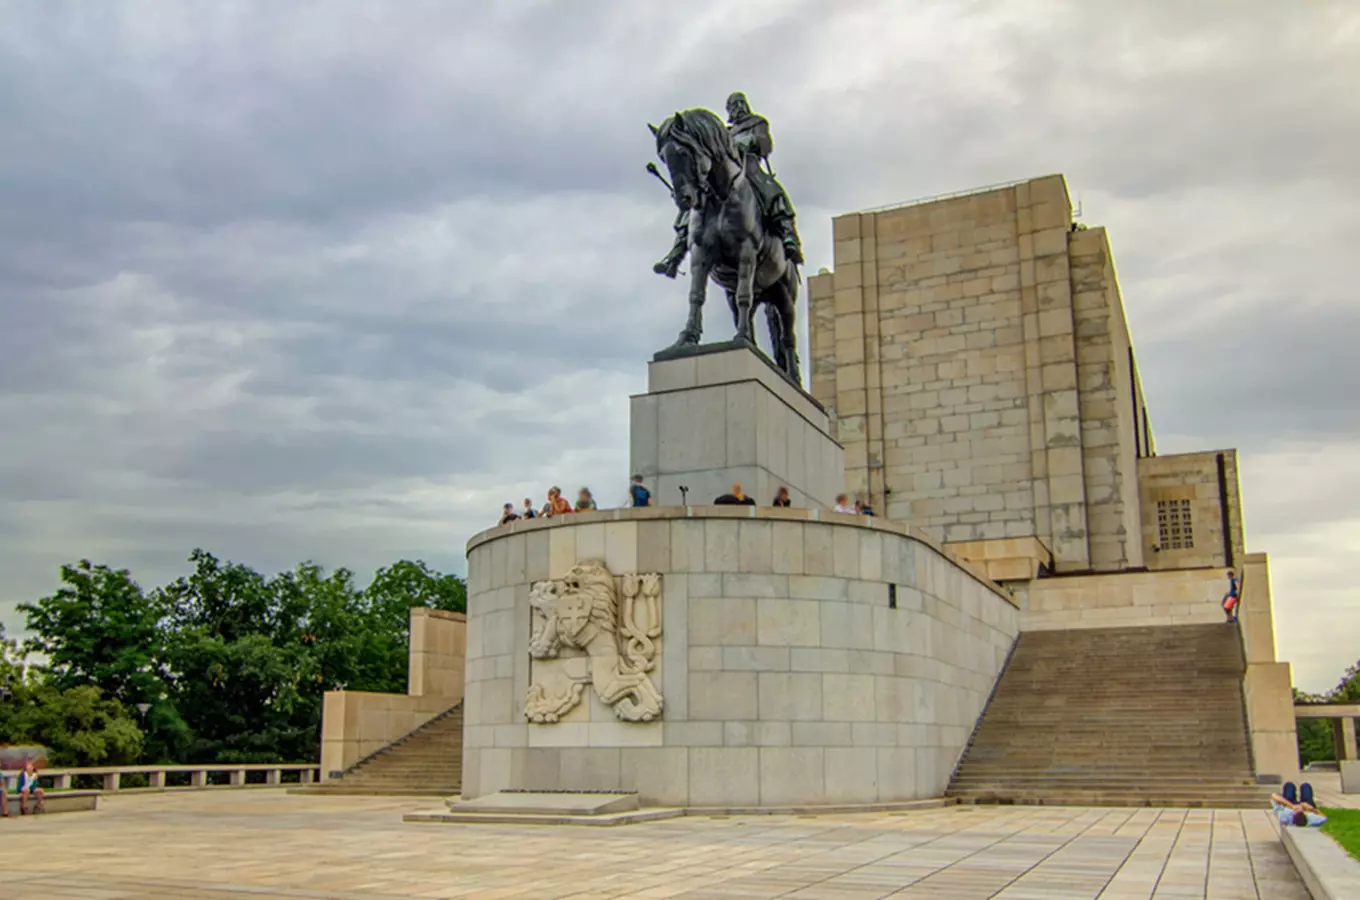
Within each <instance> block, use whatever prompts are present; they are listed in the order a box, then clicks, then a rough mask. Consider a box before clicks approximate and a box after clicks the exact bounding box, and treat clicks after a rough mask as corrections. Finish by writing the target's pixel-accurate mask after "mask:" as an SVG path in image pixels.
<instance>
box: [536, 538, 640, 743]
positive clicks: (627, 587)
mask: <svg viewBox="0 0 1360 900" xmlns="http://www.w3.org/2000/svg"><path fill="white" fill-rule="evenodd" d="M529 606H530V608H531V610H532V612H531V615H532V617H533V626H534V630H533V636H532V637H531V638H530V640H529V655H530V656H532V657H533V658H534V659H555V658H557V657H558V656H559V655H560V654H562V651H563V650H564V649H570V650H576V651H581V652H582V653H583V654H584V656H574V658H571V659H564V660H563V662H564V663H572V664H574V665H563V666H561V667H553V669H552V670H551V671H549V670H547V669H546V667H537V666H535V667H534V668H535V669H536V670H537V671H534V672H533V675H534V676H535V677H534V682H533V683H532V684H531V685H529V691H528V693H527V695H526V696H525V698H524V717H525V718H526V719H528V720H529V721H530V722H556V721H558V720H560V719H561V718H562V716H564V715H566V714H567V713H569V712H570V711H571V710H572V709H574V708H575V707H576V705H577V704H578V703H580V702H581V697H582V695H583V694H584V693H585V689H586V686H587V685H591V684H593V685H595V693H597V694H598V695H599V697H600V700H602V701H603V702H605V703H607V704H609V705H610V706H612V707H613V708H614V715H616V716H618V717H619V718H620V719H622V720H623V721H625V722H651V721H653V720H655V719H659V718H661V707H662V698H661V692H660V691H658V690H657V689H656V685H655V684H653V683H652V679H651V677H650V676H649V675H648V673H649V672H651V671H652V670H653V669H654V668H655V667H656V655H657V651H658V650H659V649H660V646H661V645H660V643H659V642H658V640H657V639H658V638H660V637H661V576H660V575H658V574H654V573H649V574H643V575H639V574H629V575H621V576H618V577H615V576H614V575H613V574H611V573H610V571H609V570H608V569H606V568H605V566H604V563H602V562H600V561H599V560H586V561H584V562H579V563H577V564H576V565H575V566H573V567H572V568H571V571H569V572H567V574H566V575H565V576H564V577H562V578H560V579H557V580H555V581H540V582H538V583H536V584H534V585H533V586H532V587H531V588H530V590H529Z"/></svg>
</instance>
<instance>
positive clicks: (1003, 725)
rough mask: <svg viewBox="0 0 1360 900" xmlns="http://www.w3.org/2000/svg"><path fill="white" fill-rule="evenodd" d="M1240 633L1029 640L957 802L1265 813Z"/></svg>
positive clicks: (1096, 633) (958, 787)
mask: <svg viewBox="0 0 1360 900" xmlns="http://www.w3.org/2000/svg"><path fill="white" fill-rule="evenodd" d="M1243 672H1244V666H1243V660H1242V650H1241V645H1240V638H1239V637H1238V633H1237V631H1236V630H1235V629H1226V628H1221V627H1218V626H1215V625H1207V626H1201V625H1192V626H1161V627H1136V628H1126V629H1119V628H1116V629H1090V630H1082V631H1068V632H1063V631H1045V632H1025V633H1023V634H1022V635H1021V636H1020V638H1019V640H1018V642H1017V644H1016V647H1015V651H1014V653H1013V654H1012V656H1011V660H1010V662H1009V664H1008V666H1007V668H1006V670H1005V672H1004V673H1003V676H1002V678H1001V681H1000V682H999V684H998V685H997V687H996V690H995V692H994V693H993V696H992V699H991V701H990V702H989V704H988V706H987V709H986V710H985V711H984V713H983V716H982V718H981V720H980V721H979V723H978V725H977V727H976V728H975V729H974V732H973V735H972V737H971V740H970V741H969V745H968V747H967V749H966V751H965V753H964V755H963V759H962V761H961V764H960V765H959V768H958V771H957V772H956V774H955V777H954V779H953V780H952V781H951V783H950V787H949V791H948V795H949V796H951V797H960V798H963V799H965V800H967V801H969V802H995V803H1036V804H1040V803H1042V804H1049V803H1062V804H1072V805H1084V804H1085V805H1097V806H1110V805H1115V806H1124V805H1128V806H1149V805H1171V806H1181V807H1185V806H1214V805H1221V806H1226V807H1229V808H1237V807H1242V806H1245V807H1251V806H1256V807H1260V806H1262V805H1264V802H1265V801H1264V800H1263V798H1268V797H1269V790H1268V789H1263V788H1261V787H1259V786H1257V785H1256V784H1255V777H1254V774H1253V773H1252V772H1251V768H1250V754H1249V748H1248V744H1247V733H1246V721H1245V717H1244V711H1243V702H1242V686H1241V684H1242V675H1243Z"/></svg>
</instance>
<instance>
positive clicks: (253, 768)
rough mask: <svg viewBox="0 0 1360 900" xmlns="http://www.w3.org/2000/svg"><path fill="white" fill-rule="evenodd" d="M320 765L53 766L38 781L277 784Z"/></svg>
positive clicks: (304, 780) (164, 787) (308, 776)
mask: <svg viewBox="0 0 1360 900" xmlns="http://www.w3.org/2000/svg"><path fill="white" fill-rule="evenodd" d="M320 770H321V766H320V765H318V764H317V763H227V764H211V765H176V764H169V765H160V766H155V765H152V766H84V767H76V768H50V769H41V770H39V771H38V778H39V783H44V782H50V784H51V788H52V789H53V790H59V791H60V790H70V788H71V781H72V779H74V778H76V777H79V776H91V777H96V778H102V779H103V782H104V787H103V788H102V790H103V791H104V792H105V793H113V792H114V791H118V790H133V791H136V790H157V791H180V790H195V789H203V788H209V787H277V786H279V785H281V784H282V783H283V773H284V772H297V773H298V782H299V783H300V784H311V783H312V782H314V781H317V780H318V776H319V775H320ZM185 772H187V773H189V783H188V784H187V785H171V784H167V783H166V781H167V779H166V777H165V776H166V775H168V774H182V773H185ZM220 772H226V773H228V781H227V784H225V785H210V784H208V775H210V774H213V773H220ZM247 772H264V773H265V780H264V781H263V782H257V783H255V784H248V783H247V781H246V773H247ZM124 775H146V776H147V786H146V787H145V788H123V787H122V780H123V776H124ZM18 777H19V773H18V772H3V773H0V785H4V784H7V783H9V782H12V781H14V780H17V779H18Z"/></svg>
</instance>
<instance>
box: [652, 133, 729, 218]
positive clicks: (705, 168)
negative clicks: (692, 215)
mask: <svg viewBox="0 0 1360 900" xmlns="http://www.w3.org/2000/svg"><path fill="white" fill-rule="evenodd" d="M649 127H651V126H649ZM652 133H653V134H655V135H656V153H657V156H659V157H661V160H662V162H664V163H665V164H666V168H667V169H668V170H670V175H671V183H672V184H673V185H674V186H675V203H676V205H677V206H679V207H680V208H681V209H694V208H695V207H697V206H698V205H699V203H700V202H701V200H702V198H703V195H704V194H705V193H707V192H708V190H709V176H710V174H711V173H712V171H713V168H714V166H715V164H721V163H723V162H726V161H732V162H734V163H735V160H736V154H735V152H734V151H733V150H732V141H731V138H729V137H728V134H727V127H726V126H725V125H724V124H723V122H722V120H721V119H719V118H718V117H717V116H715V115H714V114H713V113H711V112H709V111H708V110H706V109H691V110H687V111H685V112H678V113H676V114H675V115H673V116H670V117H669V118H667V119H666V121H664V122H662V123H661V127H660V128H656V127H652Z"/></svg>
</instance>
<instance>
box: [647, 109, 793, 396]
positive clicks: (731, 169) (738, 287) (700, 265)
mask: <svg viewBox="0 0 1360 900" xmlns="http://www.w3.org/2000/svg"><path fill="white" fill-rule="evenodd" d="M648 127H649V128H651V129H652V133H653V134H654V135H655V136H656V151H657V155H658V156H659V157H660V158H661V160H662V162H664V163H665V164H666V168H667V169H668V170H669V171H670V176H671V180H670V182H667V181H666V179H665V178H664V177H662V176H661V173H660V172H659V171H658V170H657V168H656V166H655V164H648V166H647V168H648V171H650V172H651V173H652V174H653V175H656V176H657V178H660V179H661V181H662V183H663V184H665V185H666V187H667V188H669V189H670V191H671V196H672V197H673V198H674V200H675V205H676V207H677V209H678V210H679V212H678V214H677V216H676V219H675V243H674V245H673V246H672V247H671V250H670V252H669V253H667V254H666V256H665V257H664V258H663V259H662V260H661V261H660V262H658V263H657V264H656V265H655V266H653V267H652V268H653V270H654V271H655V272H656V273H657V274H659V275H665V276H666V277H667V278H674V277H675V276H676V275H677V273H678V272H679V269H680V262H681V260H683V259H684V258H685V255H686V253H688V254H689V257H690V288H689V319H688V321H687V322H686V323H685V328H684V330H683V331H681V332H680V337H679V339H678V340H677V341H676V342H675V344H674V347H677V348H679V347H685V346H693V345H697V344H698V343H699V339H700V337H702V335H703V307H704V300H705V298H706V296H707V289H708V279H709V278H712V279H713V281H714V282H715V283H716V284H718V285H719V286H720V287H722V288H723V289H724V290H725V291H726V292H727V303H728V305H729V306H730V307H731V309H732V317H733V319H734V321H735V323H736V327H737V334H736V339H737V340H745V341H749V342H751V343H752V344H754V343H755V339H754V336H753V334H752V329H751V315H752V312H753V311H754V308H755V307H756V306H758V305H761V304H764V305H765V312H766V321H767V323H768V325H769V329H770V343H771V346H772V348H773V353H772V359H773V360H774V363H775V365H776V366H777V367H778V368H779V370H780V371H781V372H783V373H784V374H785V375H786V376H787V377H788V378H789V379H790V380H792V381H793V382H794V384H798V383H799V380H800V379H799V367H798V344H797V334H796V332H795V330H794V317H795V312H796V310H797V307H798V283H799V280H800V279H799V275H798V266H799V265H800V264H801V263H802V262H803V251H802V245H801V243H800V241H799V239H798V231H797V229H796V227H795V225H794V218H795V215H794V210H793V204H792V203H790V202H789V197H788V194H786V193H785V192H784V188H783V186H782V185H780V183H779V182H778V181H777V180H776V179H775V177H774V173H773V171H772V170H771V169H770V167H769V156H770V153H771V151H772V150H773V149H774V141H773V140H772V139H771V137H770V123H769V121H768V120H767V119H765V118H764V117H763V116H758V115H756V114H755V113H753V112H751V106H750V104H749V103H747V101H746V95H745V94H741V93H736V94H733V95H732V96H730V97H728V98H727V123H726V124H724V123H723V121H722V120H721V119H719V118H718V116H717V115H715V114H714V113H712V112H709V111H708V110H706V109H690V110H686V111H684V112H677V113H676V114H675V115H673V116H670V117H669V118H667V119H666V120H665V121H664V122H662V123H661V126H660V127H657V126H655V125H649V126H648Z"/></svg>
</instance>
